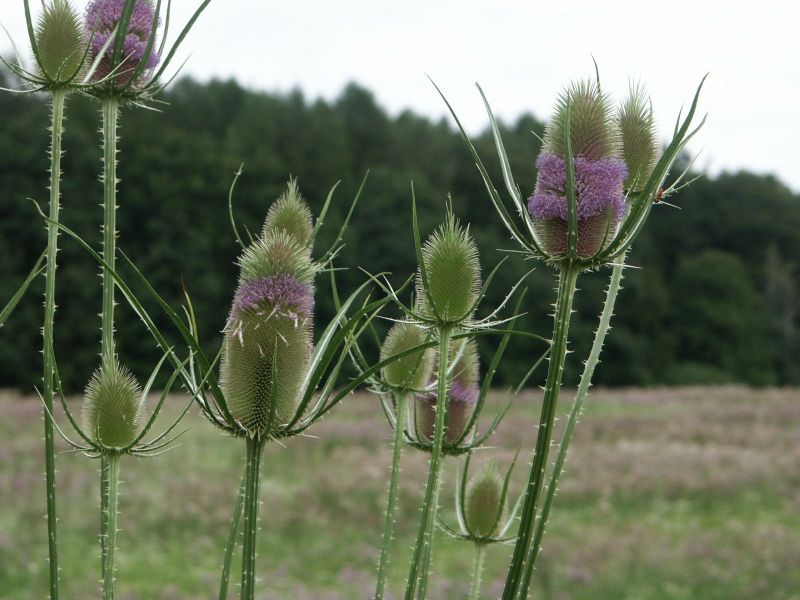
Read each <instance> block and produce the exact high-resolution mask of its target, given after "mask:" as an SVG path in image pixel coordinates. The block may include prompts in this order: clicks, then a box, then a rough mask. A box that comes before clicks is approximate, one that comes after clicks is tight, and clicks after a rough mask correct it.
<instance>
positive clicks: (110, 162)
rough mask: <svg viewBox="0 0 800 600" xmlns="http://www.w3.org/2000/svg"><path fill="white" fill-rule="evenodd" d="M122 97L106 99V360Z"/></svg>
mask: <svg viewBox="0 0 800 600" xmlns="http://www.w3.org/2000/svg"><path fill="white" fill-rule="evenodd" d="M118 119H119V100H118V99H117V98H115V97H113V96H110V97H108V98H105V99H104V100H103V260H105V262H106V263H107V264H108V267H109V268H108V269H106V268H104V269H103V316H102V342H101V350H100V353H101V356H102V359H103V364H104V365H108V364H109V363H110V362H111V361H112V360H114V278H113V277H112V275H111V271H113V270H115V269H116V249H117V237H116V236H117V122H118Z"/></svg>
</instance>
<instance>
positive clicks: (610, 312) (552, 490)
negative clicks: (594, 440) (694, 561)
mask: <svg viewBox="0 0 800 600" xmlns="http://www.w3.org/2000/svg"><path fill="white" fill-rule="evenodd" d="M624 268H625V255H624V254H623V255H622V257H621V258H620V261H619V263H618V264H615V265H614V267H613V270H612V272H611V279H610V281H609V283H608V289H607V290H606V301H605V303H604V304H603V311H602V313H601V314H600V321H599V323H598V325H597V331H595V334H594V342H592V349H591V350H590V351H589V358H587V359H586V364H585V365H584V367H583V373H582V374H581V381H580V384H579V385H578V391H577V392H576V394H575V402H574V403H573V405H572V409H571V410H570V413H569V418H568V419H567V425H566V427H565V428H564V434H563V435H562V437H561V443H560V444H559V447H558V454H557V455H556V461H555V464H554V465H553V472H552V473H551V476H550V482H549V484H548V486H547V491H546V492H545V497H544V502H543V503H542V511H541V515H540V517H539V521H538V523H537V525H536V533H535V535H534V538H533V546H532V547H531V550H530V552H529V554H528V557H527V562H529V563H530V564H531V565H532V568H531V572H532V571H533V568H534V567H535V566H536V560H537V559H538V558H539V551H540V550H541V547H542V538H543V537H544V530H545V527H546V526H547V520H548V518H549V516H550V509H551V508H552V505H553V499H554V498H555V495H556V491H558V480H559V479H560V477H561V473H562V472H563V470H564V463H565V462H566V460H567V450H568V449H569V444H570V442H571V441H572V435H573V434H574V433H575V426H576V425H577V424H578V418H579V417H580V415H581V412H582V411H583V403H584V401H585V400H586V397H587V396H588V395H589V387H590V386H591V385H592V376H593V375H594V370H595V367H597V363H598V362H600V352H601V351H602V350H603V344H604V343H605V339H606V335H607V334H608V331H609V329H610V328H611V317H612V316H614V305H615V304H616V301H617V293H618V292H619V290H620V282H621V281H622V271H623V269H624ZM529 577H530V576H529ZM525 587H526V588H527V586H525Z"/></svg>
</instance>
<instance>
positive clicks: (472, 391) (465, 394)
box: [419, 381, 480, 406]
mask: <svg viewBox="0 0 800 600" xmlns="http://www.w3.org/2000/svg"><path fill="white" fill-rule="evenodd" d="M478 396H480V393H479V391H478V388H476V387H469V386H466V385H464V384H463V383H461V382H459V381H454V382H453V385H452V386H451V387H450V403H451V404H453V403H456V404H469V405H474V404H477V403H478ZM419 399H420V400H422V401H424V402H427V403H428V404H430V405H431V406H436V399H437V395H436V392H428V393H427V394H421V395H420V396H419Z"/></svg>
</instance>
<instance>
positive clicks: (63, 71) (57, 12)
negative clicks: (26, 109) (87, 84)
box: [34, 0, 86, 83]
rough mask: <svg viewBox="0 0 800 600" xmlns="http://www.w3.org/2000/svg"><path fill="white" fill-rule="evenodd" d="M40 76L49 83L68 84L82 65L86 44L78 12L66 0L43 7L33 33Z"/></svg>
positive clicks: (53, 0)
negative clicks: (39, 62)
mask: <svg viewBox="0 0 800 600" xmlns="http://www.w3.org/2000/svg"><path fill="white" fill-rule="evenodd" d="M34 33H35V36H36V45H37V46H38V49H39V58H40V60H41V65H39V66H40V68H41V70H42V75H44V76H45V77H46V78H47V79H49V80H50V81H54V82H57V83H63V82H66V81H69V80H70V79H72V78H73V77H75V75H77V74H78V72H79V71H80V70H81V68H82V66H83V59H84V55H85V53H86V45H85V42H84V39H83V26H82V23H81V18H80V16H79V15H78V12H77V11H76V10H75V9H74V8H73V7H72V5H70V3H69V2H68V0H52V1H51V2H49V3H46V4H45V5H44V10H43V11H42V14H41V16H40V17H39V21H38V23H37V24H36V30H35V32H34Z"/></svg>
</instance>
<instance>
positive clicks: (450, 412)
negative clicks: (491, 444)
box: [416, 340, 480, 444]
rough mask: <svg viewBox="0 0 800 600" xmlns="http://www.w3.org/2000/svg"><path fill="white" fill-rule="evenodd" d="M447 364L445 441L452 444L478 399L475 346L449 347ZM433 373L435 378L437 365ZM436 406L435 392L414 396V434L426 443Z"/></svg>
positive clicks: (467, 342) (470, 342) (463, 343)
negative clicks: (448, 394)
mask: <svg viewBox="0 0 800 600" xmlns="http://www.w3.org/2000/svg"><path fill="white" fill-rule="evenodd" d="M454 362H455V364H454ZM437 363H438V361H437ZM449 363H450V365H451V368H452V371H451V374H452V375H451V376H452V382H451V384H450V404H448V406H447V431H446V432H445V440H446V441H447V443H448V444H454V443H455V442H456V441H457V440H458V439H459V438H460V437H461V435H462V434H463V433H464V428H465V427H466V426H467V423H468V422H469V419H470V417H471V416H472V411H473V409H474V408H475V405H476V404H477V402H478V397H479V396H480V391H479V390H478V377H479V361H478V346H477V344H476V343H475V340H463V341H461V342H459V343H456V344H453V345H452V346H451V347H450V360H449ZM436 370H437V377H438V376H439V375H438V370H439V366H438V364H437V366H436ZM437 403H438V398H437V394H436V392H435V391H432V392H428V393H425V394H420V395H419V396H418V397H417V411H416V412H417V431H418V432H419V434H420V435H422V436H423V438H425V439H426V440H428V441H430V440H432V439H433V434H434V427H435V424H436V405H437Z"/></svg>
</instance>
